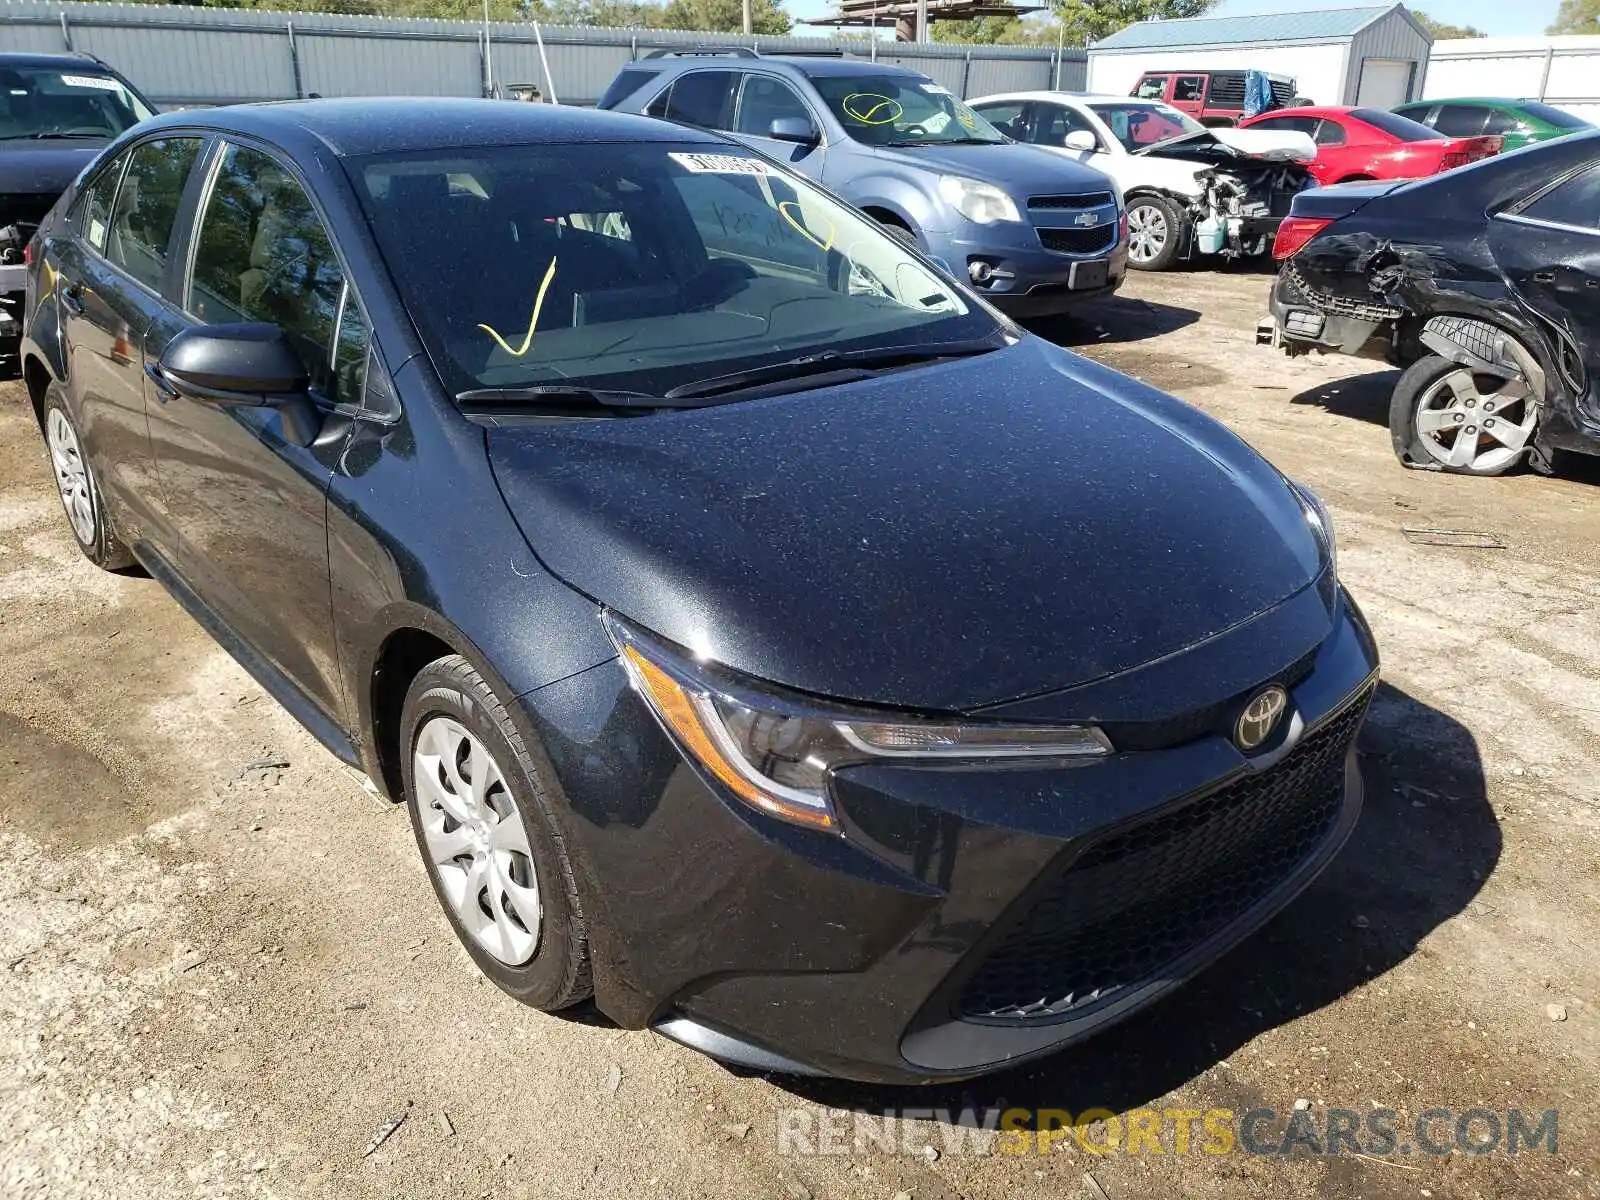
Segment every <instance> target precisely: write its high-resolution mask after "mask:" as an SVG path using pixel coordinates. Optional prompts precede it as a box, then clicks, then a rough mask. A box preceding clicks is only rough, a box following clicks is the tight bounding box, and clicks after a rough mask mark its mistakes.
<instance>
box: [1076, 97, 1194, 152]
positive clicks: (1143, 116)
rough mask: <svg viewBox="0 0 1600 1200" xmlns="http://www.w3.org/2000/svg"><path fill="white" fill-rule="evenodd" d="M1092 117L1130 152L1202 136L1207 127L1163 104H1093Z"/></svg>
mask: <svg viewBox="0 0 1600 1200" xmlns="http://www.w3.org/2000/svg"><path fill="white" fill-rule="evenodd" d="M1090 107H1092V108H1093V109H1094V114H1095V116H1097V117H1099V118H1100V119H1101V120H1102V121H1104V122H1105V124H1106V128H1108V129H1110V130H1111V133H1112V136H1114V137H1115V138H1116V139H1117V141H1119V142H1121V143H1122V144H1123V146H1125V147H1126V148H1127V149H1128V150H1129V151H1134V150H1143V149H1145V148H1147V147H1149V146H1154V145H1157V144H1159V143H1161V142H1168V141H1171V140H1172V139H1173V138H1177V137H1192V136H1194V135H1195V134H1200V133H1204V132H1205V131H1206V127H1205V126H1204V125H1202V124H1200V122H1199V121H1196V120H1195V119H1194V118H1193V117H1191V116H1189V115H1188V114H1187V113H1181V112H1179V111H1178V110H1177V109H1175V108H1170V107H1168V106H1167V105H1165V104H1095V105H1091V106H1090Z"/></svg>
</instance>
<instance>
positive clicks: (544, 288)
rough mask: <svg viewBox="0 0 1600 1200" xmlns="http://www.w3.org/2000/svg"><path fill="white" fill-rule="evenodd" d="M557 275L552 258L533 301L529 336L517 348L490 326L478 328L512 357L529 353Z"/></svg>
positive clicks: (529, 319) (519, 356) (479, 326)
mask: <svg viewBox="0 0 1600 1200" xmlns="http://www.w3.org/2000/svg"><path fill="white" fill-rule="evenodd" d="M555 277H556V260H555V259H553V258H552V259H551V260H550V268H549V269H548V270H547V271H545V273H544V282H543V283H541V284H540V285H539V294H538V296H536V297H535V298H534V301H533V316H532V317H530V318H528V333H527V336H526V337H524V338H523V339H522V345H521V346H519V347H517V348H516V349H515V350H513V349H512V348H511V344H510V343H509V342H507V341H506V340H505V338H503V337H501V336H500V335H499V334H498V333H496V332H495V331H494V330H493V329H491V328H490V327H489V326H487V325H484V324H481V323H480V324H479V325H478V328H479V329H481V330H483V331H484V332H485V333H487V334H488V335H489V336H490V337H492V338H493V339H494V340H495V341H496V342H497V343H498V344H499V346H500V349H502V350H504V351H505V352H506V353H507V354H509V355H511V357H512V358H521V357H522V356H523V355H525V354H527V353H528V351H529V350H532V349H533V331H534V329H535V328H537V327H538V324H539V310H540V309H541V308H543V307H544V294H545V293H546V292H548V291H549V290H550V281H551V280H552V279H554V278H555Z"/></svg>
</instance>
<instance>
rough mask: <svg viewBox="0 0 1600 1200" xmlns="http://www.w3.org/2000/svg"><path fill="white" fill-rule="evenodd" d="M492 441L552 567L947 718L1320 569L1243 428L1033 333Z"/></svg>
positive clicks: (493, 436)
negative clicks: (863, 376) (963, 352)
mask: <svg viewBox="0 0 1600 1200" xmlns="http://www.w3.org/2000/svg"><path fill="white" fill-rule="evenodd" d="M487 439H488V447H489V455H490V459H491V462H492V464H493V468H494V471H495V474H496V477H497V479H498V481H499V484H500V488H501V491H502V493H503V494H504V496H505V498H506V501H507V503H508V505H509V506H510V509H511V511H512V513H513V514H514V515H515V517H516V519H517V521H518V523H519V524H520V526H521V527H522V529H523V532H524V533H525V535H526V536H527V538H528V541H529V543H530V545H531V546H532V547H533V550H534V552H535V553H536V554H537V555H538V556H539V557H540V559H541V561H542V562H543V563H544V564H545V565H546V567H547V568H548V569H549V570H551V571H552V572H553V573H555V574H556V575H557V576H559V577H561V578H562V579H564V580H566V581H567V582H568V583H569V584H571V585H572V586H573V587H575V588H577V589H579V590H580V591H582V592H584V593H586V594H587V595H589V596H591V597H592V598H594V599H595V600H596V601H598V602H599V603H601V604H603V605H606V606H608V607H610V608H613V609H615V610H616V611H617V612H619V613H620V614H622V615H623V616H625V617H627V618H629V619H631V620H633V621H635V622H637V623H639V624H640V625H642V626H644V627H646V628H648V629H650V630H652V631H654V632H655V633H657V634H659V635H660V636H663V637H666V638H668V639H670V640H672V641H674V642H676V643H678V644H680V645H682V646H686V647H689V648H691V649H692V650H693V651H694V652H695V653H696V654H697V655H700V656H703V657H705V658H709V659H712V660H714V661H717V662H720V663H723V664H725V665H727V666H729V667H732V668H734V669H736V670H739V671H743V672H746V673H748V674H750V675H754V676H757V677H759V678H762V679H766V680H770V681H773V682H776V683H780V684H783V685H786V686H788V687H790V688H795V689H799V690H801V691H806V692H811V693H814V694H818V695H822V696H830V697H836V698H839V699H844V700H854V701H859V702H862V703H868V704H876V705H887V706H894V707H900V708H912V709H922V710H930V711H944V712H961V711H970V710H973V709H977V708H981V707H984V706H987V705H992V704H997V703H1000V702H1003V701H1006V700H1011V699H1016V698H1020V697H1023V696H1030V695H1037V694H1042V693H1045V692H1050V691H1054V690H1057V689H1060V688H1064V687H1069V686H1073V685H1076V684H1080V683H1085V682H1088V681H1090V680H1094V679H1097V678H1101V677H1104V676H1107V675H1111V674H1113V673H1116V672H1119V671H1123V670H1126V669H1128V668H1131V667H1135V666H1139V665H1142V664H1144V663H1148V662H1150V661H1152V660H1155V659H1159V658H1164V657H1166V656H1169V655H1171V654H1173V653H1175V652H1177V651H1181V650H1183V649H1184V648H1186V647H1188V646H1191V645H1193V644H1195V643H1196V642H1199V641H1201V640H1203V639H1206V638H1209V637H1211V636H1213V635H1215V634H1218V633H1220V632H1222V631H1224V630H1227V629H1230V628H1232V627H1233V626H1236V625H1238V624H1240V623H1241V622H1244V621H1246V620H1248V619H1250V618H1251V617H1253V616H1255V615H1257V614H1260V613H1262V612H1265V611H1266V610H1268V609H1271V608H1273V607H1274V606H1276V605H1277V604H1279V603H1280V602H1282V601H1284V600H1285V599H1287V598H1288V597H1290V596H1292V595H1294V594H1296V593H1297V592H1299V591H1300V590H1301V589H1303V588H1305V587H1306V586H1307V585H1308V584H1309V583H1311V582H1313V581H1314V580H1315V578H1316V576H1317V574H1318V572H1319V569H1320V568H1319V551H1318V547H1317V544H1316V542H1315V541H1314V540H1313V538H1312V535H1311V533H1310V530H1309V527H1308V526H1307V523H1306V520H1305V516H1304V513H1303V511H1302V509H1301V508H1300V505H1299V502H1298V500H1297V499H1296V498H1295V497H1294V495H1293V494H1292V493H1291V492H1290V490H1289V488H1288V486H1287V484H1286V483H1285V482H1284V480H1283V478H1282V477H1281V476H1280V475H1279V474H1278V473H1277V472H1276V471H1275V470H1274V469H1273V468H1272V467H1270V466H1269V465H1268V464H1267V463H1266V462H1264V461H1263V460H1262V459H1261V458H1260V457H1258V456H1257V455H1256V454H1255V453H1254V452H1253V451H1251V450H1250V449H1249V448H1248V447H1247V446H1245V445H1244V443H1243V442H1241V441H1239V440H1238V439H1237V438H1236V437H1234V436H1233V435H1232V434H1230V433H1228V432H1227V431H1226V430H1225V429H1223V428H1222V426H1220V425H1219V424H1217V423H1216V422H1215V421H1213V420H1211V419H1210V418H1209V417H1206V416H1204V415H1203V414H1201V413H1199V412H1198V411H1196V410H1194V409H1192V408H1190V407H1188V406H1187V405H1185V404H1183V403H1182V402H1180V401H1178V400H1175V399H1173V398H1172V397H1170V396H1167V395H1165V394H1164V393H1161V392H1158V391H1156V390H1154V389H1153V388H1149V387H1146V386H1144V385H1143V384H1140V383H1137V382H1136V381H1134V380H1131V379H1128V378H1127V377H1125V376H1122V375H1119V374H1117V373H1116V372H1113V371H1111V370H1109V369H1107V368H1104V367H1100V366H1098V365H1096V364H1093V363H1090V362H1088V361H1086V360H1084V359H1081V358H1078V357H1077V356H1075V355H1072V354H1069V353H1067V352H1066V351H1063V350H1060V349H1057V348H1056V347H1054V346H1051V345H1049V344H1048V343H1045V342H1042V341H1040V340H1038V339H1035V338H1031V337H1030V338H1025V339H1024V340H1023V341H1021V342H1020V343H1018V344H1017V345H1014V346H1012V347H1010V348H1008V349H1005V350H1000V351H996V352H994V353H992V354H987V355H981V356H979V357H977V358H972V359H963V360H958V361H954V362H949V363H943V364H938V365H931V366H924V367H920V368H914V369H911V370H908V371H904V372H896V373H890V374H886V375H882V376H879V377H877V378H874V379H870V380H866V381H863V382H858V383H850V384H845V385H842V386H836V387H829V388H825V389H816V390H813V391H809V392H801V393H797V394H793V395H788V396H778V397H768V398H763V399H756V400H751V401H746V402H743V403H735V404H729V405H726V406H722V407H716V408H707V409H699V410H691V411H687V412H677V413H670V414H662V415H658V416H653V417H647V418H642V419H640V418H635V419H625V418H602V419H595V420H575V421H562V422H554V421H533V422H527V423H523V424H513V425H501V426H499V427H493V428H490V429H489V431H488V433H487ZM530 636H537V634H536V633H534V632H533V631H530Z"/></svg>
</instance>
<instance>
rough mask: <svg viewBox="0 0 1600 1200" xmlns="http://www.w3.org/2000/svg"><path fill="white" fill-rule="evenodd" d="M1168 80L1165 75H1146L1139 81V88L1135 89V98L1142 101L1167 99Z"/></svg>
mask: <svg viewBox="0 0 1600 1200" xmlns="http://www.w3.org/2000/svg"><path fill="white" fill-rule="evenodd" d="M1167 78H1168V77H1167V76H1165V75H1146V76H1145V77H1144V78H1143V79H1141V80H1140V81H1139V86H1138V87H1136V88H1134V90H1133V94H1134V96H1135V97H1136V98H1137V99H1140V100H1164V99H1166V95H1167Z"/></svg>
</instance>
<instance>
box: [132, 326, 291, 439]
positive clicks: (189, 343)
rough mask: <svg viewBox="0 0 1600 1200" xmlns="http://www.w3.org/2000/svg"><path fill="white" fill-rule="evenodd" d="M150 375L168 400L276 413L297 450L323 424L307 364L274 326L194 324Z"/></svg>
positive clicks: (175, 340)
mask: <svg viewBox="0 0 1600 1200" xmlns="http://www.w3.org/2000/svg"><path fill="white" fill-rule="evenodd" d="M148 371H149V375H150V379H151V382H152V383H154V384H155V386H156V389H157V390H158V391H159V392H161V393H164V394H165V395H166V396H167V397H168V398H171V397H173V396H183V397H185V398H186V399H189V400H196V401H199V402H201V403H203V404H216V405H222V406H237V407H244V408H274V409H277V410H278V412H279V414H280V415H281V417H282V421H283V435H284V437H285V439H287V440H288V441H290V442H293V443H294V444H295V445H297V446H309V445H310V444H311V443H312V442H313V441H314V440H315V439H316V436H317V430H318V428H319V427H320V425H321V423H322V421H321V414H320V413H319V412H318V410H317V407H316V405H315V404H313V403H312V402H311V396H310V390H309V389H310V386H311V378H310V375H309V373H308V372H307V371H306V366H305V363H304V362H303V361H302V360H301V358H300V355H299V352H298V351H296V350H295V348H294V347H293V346H292V345H290V344H289V339H288V337H287V336H286V335H285V334H284V332H283V330H281V329H279V328H278V327H277V326H276V325H258V324H249V325H192V326H190V327H189V328H188V329H184V330H182V331H180V332H179V333H178V334H177V335H176V336H175V337H173V339H172V340H171V341H170V342H168V343H167V348H166V350H165V351H163V352H162V355H161V361H160V362H159V363H156V364H154V365H153V366H151V367H150V368H149V369H148Z"/></svg>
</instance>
